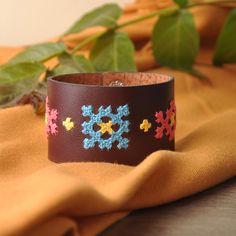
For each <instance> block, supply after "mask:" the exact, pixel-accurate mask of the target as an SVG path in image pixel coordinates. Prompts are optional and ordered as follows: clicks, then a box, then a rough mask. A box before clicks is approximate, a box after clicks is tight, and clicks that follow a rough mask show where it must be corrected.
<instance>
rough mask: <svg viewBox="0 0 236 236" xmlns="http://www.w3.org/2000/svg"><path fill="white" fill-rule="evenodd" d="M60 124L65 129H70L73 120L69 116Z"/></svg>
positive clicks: (72, 125)
mask: <svg viewBox="0 0 236 236" xmlns="http://www.w3.org/2000/svg"><path fill="white" fill-rule="evenodd" d="M62 125H63V126H64V127H65V129H66V130H67V131H70V130H71V129H73V128H74V122H73V121H71V118H70V117H67V118H66V119H65V120H64V121H63V122H62Z"/></svg>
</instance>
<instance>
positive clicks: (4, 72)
mask: <svg viewBox="0 0 236 236" xmlns="http://www.w3.org/2000/svg"><path fill="white" fill-rule="evenodd" d="M45 70H46V68H45V67H44V66H43V65H42V64H41V63H19V64H16V65H9V64H6V65H4V66H1V67H0V104H3V103H5V102H8V101H9V100H11V99H13V98H15V97H16V96H17V95H19V94H21V93H23V92H24V91H27V90H29V89H32V88H34V87H35V86H36V85H37V83H38V78H39V76H40V75H41V74H42V73H43V72H44V71H45Z"/></svg>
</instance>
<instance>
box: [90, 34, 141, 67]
mask: <svg viewBox="0 0 236 236" xmlns="http://www.w3.org/2000/svg"><path fill="white" fill-rule="evenodd" d="M90 59H91V61H92V62H93V64H94V66H95V68H96V70H97V71H136V70H137V69H136V65H135V61H134V46H133V43H132V42H131V40H130V39H129V37H128V35H127V34H126V33H121V32H114V31H108V32H107V33H106V34H104V35H103V36H101V37H100V38H99V39H98V40H97V41H96V43H95V45H94V47H93V48H92V50H91V53H90Z"/></svg>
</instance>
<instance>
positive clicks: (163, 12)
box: [72, 6, 179, 54]
mask: <svg viewBox="0 0 236 236" xmlns="http://www.w3.org/2000/svg"><path fill="white" fill-rule="evenodd" d="M178 9H179V7H177V6H174V7H170V8H167V9H162V10H159V11H154V12H151V13H149V14H147V15H144V16H139V17H136V18H134V19H132V20H129V21H126V22H124V23H122V24H119V25H116V26H115V27H113V28H111V29H112V30H116V29H120V28H123V27H125V26H127V25H131V24H134V23H137V22H140V21H144V20H147V19H150V18H152V17H155V16H159V15H168V14H172V13H174V12H176V11H177V10H178ZM106 32H107V31H106V30H104V31H103V32H99V33H97V34H94V35H91V36H90V37H88V38H86V39H85V40H83V41H82V42H81V43H79V44H78V45H77V46H76V47H75V48H74V49H73V51H72V54H75V53H76V52H77V51H78V50H80V49H81V48H83V47H84V46H85V45H87V44H88V43H91V42H93V41H94V40H96V39H97V38H99V37H100V36H102V35H103V34H104V33H106Z"/></svg>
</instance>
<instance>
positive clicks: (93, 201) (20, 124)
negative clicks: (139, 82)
mask: <svg viewBox="0 0 236 236" xmlns="http://www.w3.org/2000/svg"><path fill="white" fill-rule="evenodd" d="M211 54H212V53H211V51H207V50H202V51H201V55H200V56H199V58H198V63H197V65H196V68H197V69H199V70H200V71H201V72H202V73H204V74H205V75H207V76H208V78H209V81H208V82H206V81H202V80H199V79H197V78H194V77H192V76H190V75H188V74H185V73H182V72H177V71H173V70H170V69H167V68H161V69H157V70H155V71H159V72H162V73H168V74H172V75H174V76H175V77H176V82H175V93H176V104H177V131H176V151H175V152H173V151H156V152H154V153H152V154H151V155H149V156H148V157H147V158H146V159H145V160H144V161H143V162H142V163H140V164H139V165H138V166H136V167H132V166H125V165H117V164H109V163H62V164H55V163H53V162H51V161H49V160H48V158H47V139H46V137H45V133H44V118H43V117H40V116H37V115H36V114H35V113H34V111H33V109H32V107H31V106H22V107H14V108H9V109H4V110H1V111H0V209H1V211H0V235H34V236H36V235H44V236H49V235H50V236H51V235H55V236H57V235H58V236H59V235H65V234H69V233H71V234H72V235H82V236H84V235H86V236H88V235H95V234H97V233H98V232H100V231H101V230H103V229H104V228H106V227H107V226H109V225H110V224H112V223H113V222H115V221H117V220H119V219H121V218H122V217H124V216H126V215H127V214H128V213H129V212H130V211H131V210H133V209H138V208H144V207H151V206H156V205H160V204H164V203H168V202H171V201H175V200H178V199H180V198H183V197H187V196H190V195H192V194H195V193H197V192H199V191H202V190H204V189H207V188H210V187H211V186H214V185H216V184H219V183H221V182H223V181H225V180H227V179H229V178H231V177H233V176H235V175H236V143H235V140H236V66H235V65H234V66H225V67H224V68H216V67H213V66H212V65H211V64H210V62H209V61H210V57H211ZM0 55H1V50H0ZM143 145H145V143H144V144H143ZM140 148H142V147H140ZM111 155H112V154H111Z"/></svg>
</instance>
